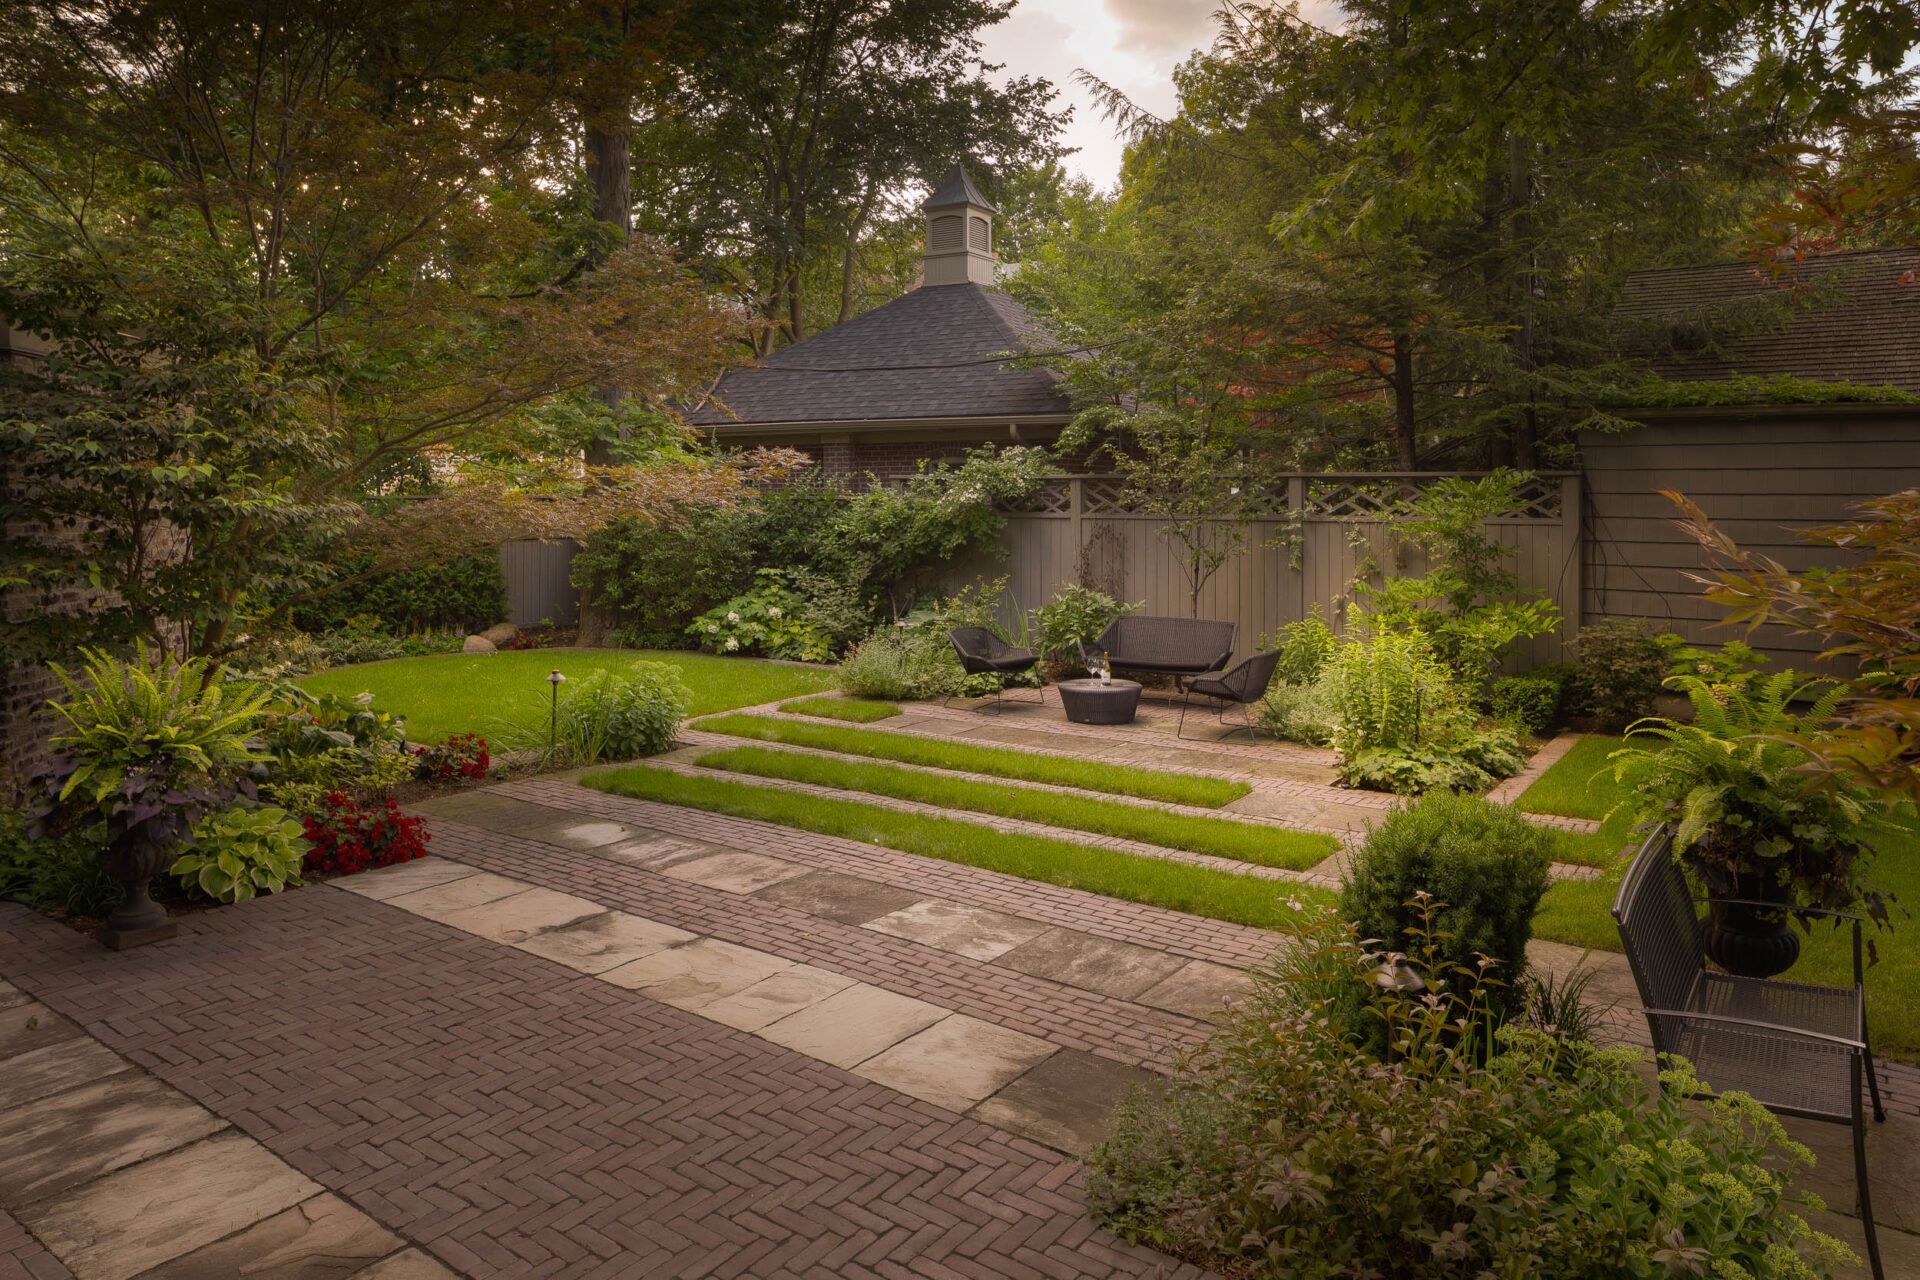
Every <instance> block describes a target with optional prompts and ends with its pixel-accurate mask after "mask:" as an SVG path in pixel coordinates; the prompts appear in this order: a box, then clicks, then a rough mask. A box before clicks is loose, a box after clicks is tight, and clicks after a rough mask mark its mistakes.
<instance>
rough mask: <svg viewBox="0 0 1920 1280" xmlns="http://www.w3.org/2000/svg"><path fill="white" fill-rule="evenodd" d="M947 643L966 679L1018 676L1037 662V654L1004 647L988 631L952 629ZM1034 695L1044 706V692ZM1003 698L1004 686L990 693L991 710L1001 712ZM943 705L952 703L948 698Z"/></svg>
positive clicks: (1004, 696) (1003, 642)
mask: <svg viewBox="0 0 1920 1280" xmlns="http://www.w3.org/2000/svg"><path fill="white" fill-rule="evenodd" d="M947 639H948V640H950V641H952V642H953V651H954V652H955V653H957V654H959V655H960V669H961V670H963V671H965V672H966V673H967V674H968V675H970V676H981V675H998V676H1011V675H1018V674H1019V673H1020V672H1022V671H1027V670H1030V669H1031V668H1032V667H1033V665H1034V664H1035V663H1037V662H1039V661H1040V655H1039V654H1037V653H1035V652H1034V651H1033V650H1031V649H1021V648H1017V647H1015V646H1014V645H1010V644H1008V643H1007V642H1006V641H1005V640H1002V639H1001V638H1000V637H999V636H997V635H995V634H994V633H993V631H992V629H991V628H989V627H955V628H954V629H953V630H951V631H949V632H947ZM1036 692H1037V693H1039V695H1040V698H1039V700H1040V702H1041V703H1042V704H1043V705H1044V704H1045V703H1046V700H1047V691H1046V689H1045V688H1044V687H1042V688H1040V689H1038V690H1036ZM1006 696H1007V690H1006V686H1005V684H1002V685H1001V686H1000V688H998V689H996V690H994V694H993V706H994V710H996V711H998V710H1002V709H1003V708H1004V707H1005V706H1006ZM947 701H948V702H952V701H953V699H952V698H948V699H947Z"/></svg>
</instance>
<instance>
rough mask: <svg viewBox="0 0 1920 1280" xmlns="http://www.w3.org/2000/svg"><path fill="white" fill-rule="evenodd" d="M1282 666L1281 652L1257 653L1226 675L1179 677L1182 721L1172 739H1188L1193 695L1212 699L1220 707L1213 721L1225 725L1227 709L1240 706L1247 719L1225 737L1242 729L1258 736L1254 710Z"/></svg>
mask: <svg viewBox="0 0 1920 1280" xmlns="http://www.w3.org/2000/svg"><path fill="white" fill-rule="evenodd" d="M1279 665H1280V651H1279V650H1278V649H1274V650H1271V651H1269V652H1267V653H1256V654H1254V655H1253V656H1252V657H1251V658H1248V659H1247V660H1246V661H1245V662H1242V663H1241V664H1240V665H1239V666H1237V667H1235V668H1234V669H1233V670H1231V671H1229V672H1226V673H1225V674H1224V675H1217V676H1214V675H1205V676H1180V677H1178V680H1179V684H1180V721H1179V723H1178V724H1176V725H1175V726H1174V729H1173V736H1174V737H1176V738H1184V737H1186V736H1187V735H1186V728H1187V708H1188V707H1189V706H1191V705H1192V704H1193V699H1192V695H1193V694H1196V693H1197V694H1199V695H1200V696H1201V697H1203V698H1211V699H1213V700H1214V701H1215V702H1216V703H1218V705H1217V706H1216V707H1215V708H1214V719H1216V720H1218V721H1219V722H1220V723H1222V724H1225V723H1226V718H1227V709H1228V708H1229V707H1233V706H1238V707H1239V708H1240V710H1241V713H1242V715H1243V717H1244V721H1245V722H1244V723H1242V724H1239V725H1236V726H1234V728H1233V729H1231V730H1230V731H1228V733H1227V734H1226V735H1224V736H1226V737H1232V736H1233V735H1234V734H1236V733H1239V732H1240V731H1241V730H1242V729H1245V730H1246V731H1247V735H1248V736H1249V737H1257V736H1259V730H1258V728H1257V727H1256V726H1255V724H1254V722H1253V712H1252V710H1251V708H1252V706H1253V704H1254V703H1256V702H1258V701H1260V699H1262V698H1264V697H1265V696H1266V694H1267V686H1268V685H1270V684H1272V683H1273V669H1274V668H1275V667H1277V666H1279Z"/></svg>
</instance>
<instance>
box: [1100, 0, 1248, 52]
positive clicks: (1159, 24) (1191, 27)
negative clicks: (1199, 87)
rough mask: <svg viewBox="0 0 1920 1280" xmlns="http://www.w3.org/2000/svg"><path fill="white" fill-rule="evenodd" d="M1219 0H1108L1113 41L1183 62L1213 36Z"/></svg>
mask: <svg viewBox="0 0 1920 1280" xmlns="http://www.w3.org/2000/svg"><path fill="white" fill-rule="evenodd" d="M1219 7H1220V6H1219V2H1218V0H1106V12H1107V16H1108V17H1109V18H1111V19H1112V21H1113V22H1114V24H1115V25H1116V27H1117V28H1118V31H1117V33H1116V34H1117V38H1116V39H1115V41H1114V43H1115V44H1116V45H1118V46H1119V47H1120V48H1121V49H1125V50H1127V51H1129V52H1132V53H1138V54H1140V55H1141V56H1142V57H1145V58H1150V59H1152V60H1153V61H1154V62H1156V63H1159V62H1167V61H1171V62H1174V63H1177V62H1180V61H1181V60H1182V59H1184V58H1185V57H1186V56H1187V54H1189V53H1191V52H1192V51H1193V50H1195V49H1198V48H1201V47H1203V46H1205V45H1206V44H1208V43H1210V42H1211V41H1212V39H1213V32H1214V20H1213V15H1214V12H1215V10H1217V9H1218V8H1219Z"/></svg>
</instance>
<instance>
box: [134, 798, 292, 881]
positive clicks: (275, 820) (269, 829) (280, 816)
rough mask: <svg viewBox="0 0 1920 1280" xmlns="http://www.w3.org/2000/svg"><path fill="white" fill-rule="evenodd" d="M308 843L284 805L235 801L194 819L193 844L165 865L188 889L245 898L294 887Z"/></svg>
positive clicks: (169, 872)
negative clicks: (203, 816)
mask: <svg viewBox="0 0 1920 1280" xmlns="http://www.w3.org/2000/svg"><path fill="white" fill-rule="evenodd" d="M307 849H308V842H307V839H306V836H305V834H304V833H303V828H302V826H301V824H300V822H299V821H298V820H296V819H295V818H293V817H292V816H290V815H289V814H288V813H287V811H286V810H285V809H280V808H275V807H273V806H271V805H267V806H261V807H255V806H251V805H234V806H232V807H231V808H227V809H222V810H220V811H218V812H217V813H212V814H209V815H207V816H206V817H205V818H202V819H201V820H200V821H199V822H198V823H196V824H195V825H194V828H193V847H192V848H190V849H189V850H188V851H187V852H186V853H183V854H181V855H180V856H179V857H178V858H176V859H174V862H173V865H172V866H171V867H169V868H167V871H168V874H170V875H172V876H173V877H174V878H175V879H176V880H178V881H179V882H180V885H181V887H182V888H184V889H186V890H187V891H188V892H189V893H197V894H200V895H202V896H204V897H207V898H211V899H213V900H214V901H215V902H227V903H232V902H245V901H247V899H249V898H251V897H253V896H254V895H255V894H257V893H278V892H280V891H281V890H282V889H289V888H295V887H297V886H298V885H299V884H300V883H301V880H300V864H301V861H302V860H303V859H304V858H305V857H306V855H307Z"/></svg>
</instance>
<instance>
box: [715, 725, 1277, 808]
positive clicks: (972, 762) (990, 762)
mask: <svg viewBox="0 0 1920 1280" xmlns="http://www.w3.org/2000/svg"><path fill="white" fill-rule="evenodd" d="M697 727H698V728H701V729H705V730H707V731H708V732H709V733H726V734H731V735H733V736H734V737H736V738H758V739H759V740H760V741H762V742H785V743H788V744H789V745H792V746H796V747H817V748H819V749H820V750H822V751H838V752H840V753H841V754H842V755H850V756H868V757H872V758H877V759H881V760H892V761H896V762H898V763H900V764H917V765H924V766H926V767H927V768H930V769H953V770H956V771H958V772H961V773H985V774H991V775H992V776H993V777H996V778H1015V779H1018V780H1020V781H1023V782H1045V783H1050V784H1052V785H1054V786H1059V787H1077V788H1079V789H1081V790H1083V791H1106V792H1111V793H1112V794H1114V795H1123V796H1136V797H1138V798H1140V799H1142V800H1166V801H1169V802H1171V803H1173V804H1190V805H1195V806H1198V807H1200V808H1203V809H1218V808H1219V807H1220V806H1221V805H1223V804H1227V803H1228V802H1230V801H1233V800H1238V799H1239V798H1240V797H1241V796H1243V795H1245V794H1247V792H1248V791H1250V790H1252V788H1251V787H1249V786H1248V785H1247V784H1246V783H1244V782H1234V781H1231V780H1229V779H1226V778H1210V777H1207V776H1205V775H1204V774H1197V773H1164V772H1161V771H1160V770H1158V769H1138V768H1134V767H1133V766H1131V765H1123V764H1106V763H1103V762H1101V761H1098V760H1074V759H1069V758H1066V757H1062V756H1048V755H1040V754H1038V753H1036V752H1032V751H1011V750H1008V749H1007V748H1005V747H983V746H979V745H977V744H975V743H970V742H947V741H945V740H943V739H940V738H920V737H915V736H914V735H912V734H907V733H887V732H884V731H882V730H877V729H852V728H847V727H844V726H841V725H827V724H808V723H806V722H805V721H801V720H778V719H774V718H772V717H770V716H744V715H743V716H718V717H716V718H714V719H711V720H703V721H701V723H700V724H699V725H698V726H697Z"/></svg>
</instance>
